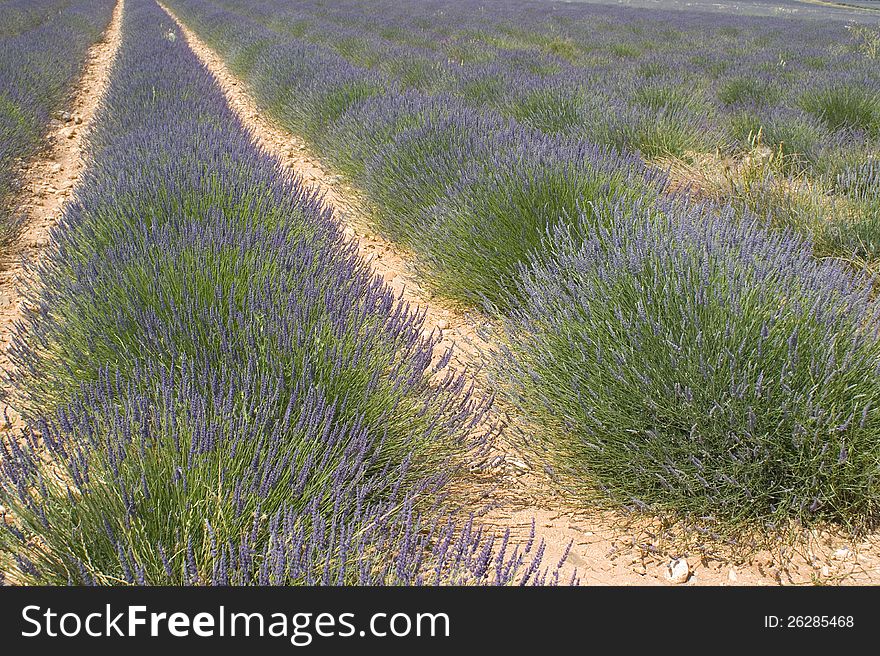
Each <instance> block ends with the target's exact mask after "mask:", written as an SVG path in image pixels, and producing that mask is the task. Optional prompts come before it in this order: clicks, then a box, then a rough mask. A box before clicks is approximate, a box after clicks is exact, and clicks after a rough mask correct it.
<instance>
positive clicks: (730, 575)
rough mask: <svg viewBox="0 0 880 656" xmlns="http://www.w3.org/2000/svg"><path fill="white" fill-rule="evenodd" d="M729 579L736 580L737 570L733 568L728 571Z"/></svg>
mask: <svg viewBox="0 0 880 656" xmlns="http://www.w3.org/2000/svg"><path fill="white" fill-rule="evenodd" d="M727 580H728V581H736V570H735V569H732V570H730V571H729V572H727Z"/></svg>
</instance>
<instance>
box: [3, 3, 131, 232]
mask: <svg viewBox="0 0 880 656" xmlns="http://www.w3.org/2000/svg"><path fill="white" fill-rule="evenodd" d="M114 4H115V3H114V2H113V1H112V0H97V1H95V2H88V1H86V0H35V1H34V0H28V1H25V0H14V1H12V2H6V3H3V5H2V6H0V53H2V54H0V232H2V233H3V234H4V235H6V236H7V237H8V236H9V234H8V232H9V230H10V229H11V225H10V221H11V220H12V218H13V217H10V216H8V214H7V213H8V205H9V203H10V195H11V194H12V193H13V191H14V190H15V188H16V182H17V180H18V179H17V170H16V169H17V168H18V167H19V165H20V164H21V162H22V161H23V160H24V159H26V158H27V157H28V156H30V155H32V154H33V153H34V152H35V151H36V150H37V148H39V146H40V143H41V140H42V138H43V135H44V133H45V132H46V129H47V128H48V126H49V121H50V117H51V115H52V113H53V111H56V110H59V109H60V108H61V107H62V106H63V105H64V103H65V101H66V100H68V98H67V96H66V94H67V93H68V92H69V91H70V90H71V88H72V86H73V84H74V83H75V81H76V80H77V78H78V76H79V74H80V72H81V70H82V66H83V61H84V59H85V55H86V51H87V49H88V47H89V46H90V45H91V44H92V43H94V42H95V41H97V39H98V38H99V37H100V35H101V34H102V32H103V31H104V29H105V28H106V27H107V25H108V23H109V21H110V14H111V11H112V9H113V5H114Z"/></svg>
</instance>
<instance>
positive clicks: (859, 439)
mask: <svg viewBox="0 0 880 656" xmlns="http://www.w3.org/2000/svg"><path fill="white" fill-rule="evenodd" d="M589 211H590V212H593V213H596V214H600V215H607V218H606V220H605V224H606V225H608V226H610V227H607V228H604V229H599V230H592V231H591V232H590V234H589V237H588V238H587V239H585V240H581V239H576V238H572V236H571V231H570V230H567V229H564V228H560V229H558V230H557V231H556V233H555V235H554V245H555V250H554V255H555V258H554V259H553V260H552V261H550V263H544V264H539V265H537V266H535V267H534V268H533V269H532V270H530V271H529V272H527V274H526V275H525V276H524V279H523V282H522V286H523V290H522V293H523V295H524V296H526V297H527V298H528V300H527V302H526V304H525V305H524V306H523V307H522V309H520V310H518V311H517V312H515V313H514V314H513V315H512V317H511V318H510V319H509V320H508V324H507V328H508V330H507V333H508V344H507V347H506V350H505V351H504V352H503V353H502V354H501V355H502V357H500V358H499V360H498V362H499V366H500V367H501V369H500V371H501V374H502V376H503V378H504V379H505V382H506V384H508V385H509V386H510V387H511V389H512V390H513V393H514V394H515V397H516V398H517V400H518V401H519V402H520V404H521V405H522V407H524V408H525V409H527V410H528V411H529V412H530V414H531V416H532V417H533V418H535V419H537V420H538V421H540V425H541V427H542V429H544V428H548V429H549V430H541V431H537V432H536V436H537V439H538V440H539V442H538V443H536V444H535V445H534V446H536V447H538V451H539V452H546V453H547V455H549V457H550V460H551V462H552V463H553V465H554V466H555V467H556V468H557V469H559V470H563V471H564V472H565V473H567V474H569V475H570V476H571V477H572V480H573V481H574V484H575V485H578V486H580V487H581V489H582V490H590V491H593V490H595V489H596V488H599V489H602V490H604V491H605V492H606V493H608V494H609V495H610V496H611V497H612V498H613V499H615V500H616V501H618V502H622V503H624V504H629V505H633V506H639V507H650V508H652V509H660V510H675V511H678V512H683V513H686V514H689V515H692V516H694V517H698V518H702V519H703V520H704V521H705V520H708V519H712V518H714V519H716V520H725V521H726V522H728V525H729V523H734V524H741V523H749V522H760V523H762V524H764V525H776V526H777V527H784V526H785V525H786V521H787V520H789V519H791V518H795V519H798V520H800V521H802V522H804V523H810V522H813V521H816V520H820V519H822V520H834V521H842V522H845V523H852V524H858V523H865V522H868V521H870V520H872V519H873V518H874V517H876V513H877V510H878V502H880V488H878V485H877V481H878V480H880V479H878V464H877V463H878V462H880V460H878V442H877V437H876V436H877V434H878V430H880V413H878V402H880V385H878V383H877V381H878V377H877V374H878V366H880V342H878V328H880V324H878V318H880V310H878V306H877V305H876V303H874V302H873V300H872V298H871V285H870V280H869V279H867V278H865V277H856V276H853V274H851V273H849V272H848V270H847V269H845V268H843V267H842V266H840V265H837V264H833V263H830V262H823V263H817V262H816V261H815V260H814V259H813V258H812V255H811V251H810V247H809V244H805V243H804V242H802V241H800V240H798V239H797V238H795V237H794V236H792V235H791V234H785V233H782V234H780V233H772V232H767V231H766V230H764V229H763V228H762V227H761V226H760V225H759V224H758V223H757V222H756V221H754V220H752V221H748V220H740V221H734V220H732V217H731V216H730V213H731V212H730V210H727V209H724V208H721V209H720V210H719V209H715V210H712V208H707V207H705V206H700V205H686V204H667V205H665V206H663V207H659V208H658V207H651V206H647V207H643V208H642V209H641V210H639V211H637V212H627V211H625V210H622V209H621V207H620V206H619V205H613V204H609V205H605V206H602V207H598V208H595V209H592V210H589ZM581 220H582V221H585V222H586V223H587V225H594V224H596V222H597V221H596V218H595V217H590V216H586V217H582V218H581Z"/></svg>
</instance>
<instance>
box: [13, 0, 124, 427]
mask: <svg viewBox="0 0 880 656" xmlns="http://www.w3.org/2000/svg"><path fill="white" fill-rule="evenodd" d="M123 4H124V0H118V2H117V3H116V6H115V7H114V9H113V15H112V17H111V19H110V24H109V26H108V27H107V30H106V31H105V32H104V34H103V36H102V38H101V40H100V41H98V42H97V43H95V44H94V45H93V46H92V47H91V48H90V49H89V51H88V54H87V57H86V62H85V68H84V70H83V74H82V77H81V78H80V80H79V83H78V84H77V86H76V87H75V89H74V90H73V93H72V95H73V100H72V102H71V104H70V106H69V108H68V109H67V111H66V113H65V114H64V115H63V118H62V119H59V118H53V119H52V123H51V126H50V129H49V133H48V134H47V135H46V139H45V141H46V145H45V147H44V148H43V150H42V151H41V152H40V154H39V155H38V156H37V157H35V158H34V159H33V160H31V161H30V162H29V163H28V164H27V166H26V167H25V168H24V171H23V176H22V180H23V184H22V190H23V192H22V194H21V196H20V197H19V198H18V200H17V202H16V207H15V208H14V210H13V214H14V215H19V216H22V217H24V224H23V226H22V230H21V234H20V236H19V238H18V239H17V240H16V241H15V242H14V243H13V244H12V245H11V247H10V249H9V250H8V251H7V252H5V253H3V260H2V271H0V370H2V371H6V370H7V369H8V368H9V366H10V363H9V356H8V352H7V351H8V348H9V345H10V341H11V336H12V332H13V330H14V327H15V323H16V321H17V320H18V319H20V318H21V317H22V316H23V313H24V312H26V311H27V309H26V308H25V307H24V305H23V302H22V293H21V285H20V283H21V274H22V272H23V263H24V261H25V260H31V261H33V260H36V259H39V258H40V257H41V256H42V254H43V253H44V252H45V250H46V248H47V247H48V246H49V239H50V233H51V231H52V228H53V227H54V226H55V225H56V224H57V222H58V219H59V218H60V216H61V213H62V211H63V210H64V206H65V204H66V203H67V202H68V201H69V199H70V198H71V196H72V195H73V193H74V191H75V187H76V184H77V182H78V180H79V178H80V176H81V175H82V172H83V170H84V169H85V167H86V166H87V162H86V159H85V152H84V146H85V141H84V138H85V135H86V134H87V133H88V130H89V128H90V126H91V124H92V121H93V119H94V116H95V113H96V111H97V109H98V107H99V106H100V104H101V99H102V98H103V96H104V92H105V90H106V89H107V85H108V83H109V79H110V68H111V66H112V64H113V60H114V58H115V56H116V52H117V51H118V49H119V43H120V26H121V23H122V11H123ZM3 392H4V396H5V392H6V390H3ZM7 411H8V415H9V418H10V420H11V423H12V426H13V427H14V426H16V425H17V424H19V422H20V419H19V417H18V415H17V413H15V411H14V410H12V409H11V408H9V409H8V410H7ZM7 428H10V426H7Z"/></svg>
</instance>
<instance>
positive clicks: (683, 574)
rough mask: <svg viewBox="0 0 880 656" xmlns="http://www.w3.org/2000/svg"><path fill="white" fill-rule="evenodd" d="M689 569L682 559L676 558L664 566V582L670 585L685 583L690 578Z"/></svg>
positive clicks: (686, 562)
mask: <svg viewBox="0 0 880 656" xmlns="http://www.w3.org/2000/svg"><path fill="white" fill-rule="evenodd" d="M690 575H691V569H690V566H689V565H688V561H687V560H686V559H684V558H676V559H675V560H673V561H672V562H670V563H669V564H668V565H667V566H666V580H667V581H669V582H670V583H675V584H677V585H678V584H681V583H685V582H686V581H687V580H688V578H690Z"/></svg>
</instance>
